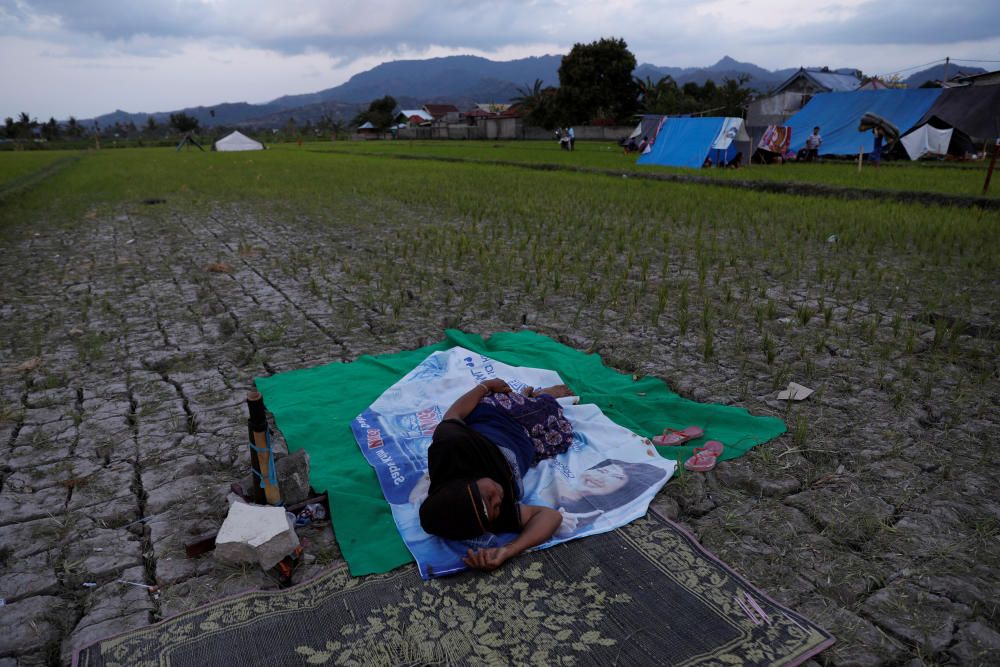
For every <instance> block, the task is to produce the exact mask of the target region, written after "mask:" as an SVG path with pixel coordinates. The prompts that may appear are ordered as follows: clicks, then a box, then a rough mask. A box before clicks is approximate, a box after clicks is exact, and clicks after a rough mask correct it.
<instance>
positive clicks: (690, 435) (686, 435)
mask: <svg viewBox="0 0 1000 667" xmlns="http://www.w3.org/2000/svg"><path fill="white" fill-rule="evenodd" d="M703 435H705V431H703V430H702V429H701V427H700V426H688V427H687V428H685V429H683V430H681V431H677V430H675V429H672V428H665V429H663V433H662V434H661V435H658V436H656V437H654V438H653V444H654V445H656V446H657V447H675V446H677V445H683V444H684V443H685V442H687V441H688V440H694V439H696V438H700V437H701V436H703Z"/></svg>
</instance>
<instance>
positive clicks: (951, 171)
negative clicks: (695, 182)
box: [278, 141, 1000, 197]
mask: <svg viewBox="0 0 1000 667" xmlns="http://www.w3.org/2000/svg"><path fill="white" fill-rule="evenodd" d="M278 149H279V150H284V149H288V150H295V149H294V148H292V147H282V146H279V147H278ZM302 150H313V151H332V152H338V153H348V154H376V155H385V156H407V157H416V156H427V157H433V158H438V159H448V160H476V161H485V162H491V161H505V162H518V163H525V164H551V165H559V166H564V167H584V168H591V169H603V170H614V171H621V172H637V173H652V174H656V173H662V174H679V175H687V176H698V177H703V178H710V179H713V180H718V181H722V182H726V181H733V180H753V181H773V182H792V183H809V184H821V185H831V186H839V187H849V188H863V189H872V190H896V191H898V190H903V191H913V192H936V193H942V194H951V195H963V196H979V195H980V194H981V192H982V187H983V181H984V180H985V175H986V163H969V164H961V165H953V164H947V165H945V164H943V163H936V162H933V163H931V162H919V163H908V162H903V161H899V162H891V163H886V165H884V166H883V167H882V168H880V169H873V168H870V167H867V166H866V167H864V168H863V169H862V171H861V172H860V173H859V172H858V169H857V164H856V163H854V162H850V161H846V162H845V161H831V160H827V161H825V162H821V163H810V164H794V163H789V164H786V165H781V166H776V167H771V166H758V165H752V166H750V167H749V168H743V169H697V170H693V169H682V168H676V167H662V166H657V165H639V164H637V163H636V159H637V158H636V157H635V156H634V155H631V156H630V155H625V154H623V152H622V150H621V149H620V148H619V147H618V146H617V145H615V144H613V143H604V142H578V143H577V149H576V150H575V151H573V152H569V151H564V150H560V149H559V148H558V146H556V145H555V142H539V141H508V142H496V143H491V142H483V141H369V142H340V143H335V144H318V145H312V146H307V147H304V148H303V149H302ZM988 196H990V197H997V196H1000V187H996V185H995V184H994V187H992V188H991V189H990V192H989V193H988Z"/></svg>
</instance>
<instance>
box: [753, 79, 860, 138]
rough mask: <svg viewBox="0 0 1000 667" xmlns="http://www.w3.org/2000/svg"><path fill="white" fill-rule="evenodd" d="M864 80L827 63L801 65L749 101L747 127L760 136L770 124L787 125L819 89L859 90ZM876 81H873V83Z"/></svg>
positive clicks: (827, 91)
mask: <svg viewBox="0 0 1000 667" xmlns="http://www.w3.org/2000/svg"><path fill="white" fill-rule="evenodd" d="M862 83H863V82H862V81H861V79H860V78H858V76H857V75H856V74H842V73H840V72H831V71H830V69H829V68H827V67H824V68H822V69H806V68H805V67H800V68H799V71H797V72H795V73H794V74H792V75H791V76H790V77H788V78H787V79H785V81H784V82H782V83H781V84H780V85H779V86H778V87H777V88H775V89H774V90H772V91H771V93H770V94H769V95H766V96H764V97H759V98H757V99H755V100H753V101H752V102H750V106H749V107H748V109H747V125H748V130H749V132H750V134H751V135H754V133H755V132H756V134H757V136H760V134H761V133H762V132H763V131H764V129H765V128H767V126H768V125H784V123H785V121H786V120H788V119H789V118H791V117H792V116H794V115H795V114H796V113H798V112H799V110H800V109H802V107H804V106H805V105H806V102H808V101H809V100H810V99H811V98H812V96H813V95H815V94H816V93H846V92H850V91H852V90H857V89H858V88H860V87H861V85H862ZM876 85H878V84H872V86H873V87H874V86H876Z"/></svg>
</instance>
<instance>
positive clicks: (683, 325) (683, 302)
mask: <svg viewBox="0 0 1000 667" xmlns="http://www.w3.org/2000/svg"><path fill="white" fill-rule="evenodd" d="M690 323H691V313H690V312H689V311H688V289H687V282H686V281H685V282H682V283H681V285H680V295H679V296H678V299H677V328H678V329H679V330H680V334H681V336H684V335H686V334H687V331H688V326H689V325H690Z"/></svg>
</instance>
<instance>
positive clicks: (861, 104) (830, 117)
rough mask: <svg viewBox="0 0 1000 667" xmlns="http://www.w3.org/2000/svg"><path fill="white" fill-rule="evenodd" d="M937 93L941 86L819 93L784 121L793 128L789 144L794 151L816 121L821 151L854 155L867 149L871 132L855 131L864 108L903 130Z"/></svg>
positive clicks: (924, 111)
mask: <svg viewBox="0 0 1000 667" xmlns="http://www.w3.org/2000/svg"><path fill="white" fill-rule="evenodd" d="M940 94H941V89H940V88H917V89H915V90H856V91H853V92H850V93H819V94H817V95H816V96H815V97H813V98H812V99H811V100H809V102H808V104H806V105H805V107H803V108H802V111H800V112H798V113H797V114H795V115H794V116H792V117H791V118H790V119H788V121H787V122H786V123H785V125H787V126H789V127H791V128H792V143H791V147H790V148H791V150H792V151H795V152H798V151H799V149H801V148H803V147H804V146H805V143H806V138H807V137H808V136H809V135H810V134H812V131H813V128H814V127H816V126H817V125H818V126H819V128H820V134H822V135H823V145H822V146H821V147H820V149H819V152H820V155H854V154H856V153H857V152H858V149H859V148H863V149H864V150H865V151H866V152H867V151H870V150H871V148H872V135H871V133H864V132H858V123H859V122H860V121H861V117H862V116H863V115H864V114H865V112H868V111H870V112H872V113H876V114H878V115H879V116H882V117H883V118H885V119H886V120H889V121H891V122H892V123H893V124H894V125H895V126H896V127H898V128H899V130H900V132H902V133H903V134H905V133H906V132H907V131H908V130H909V129H910V128H912V127H913V126H914V125H916V124H917V122H918V121H919V120H920V118H921V117H922V116H923V115H924V114H925V113H927V110H928V109H930V108H931V105H932V104H934V102H935V101H936V100H937V98H938V96H939V95H940Z"/></svg>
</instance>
